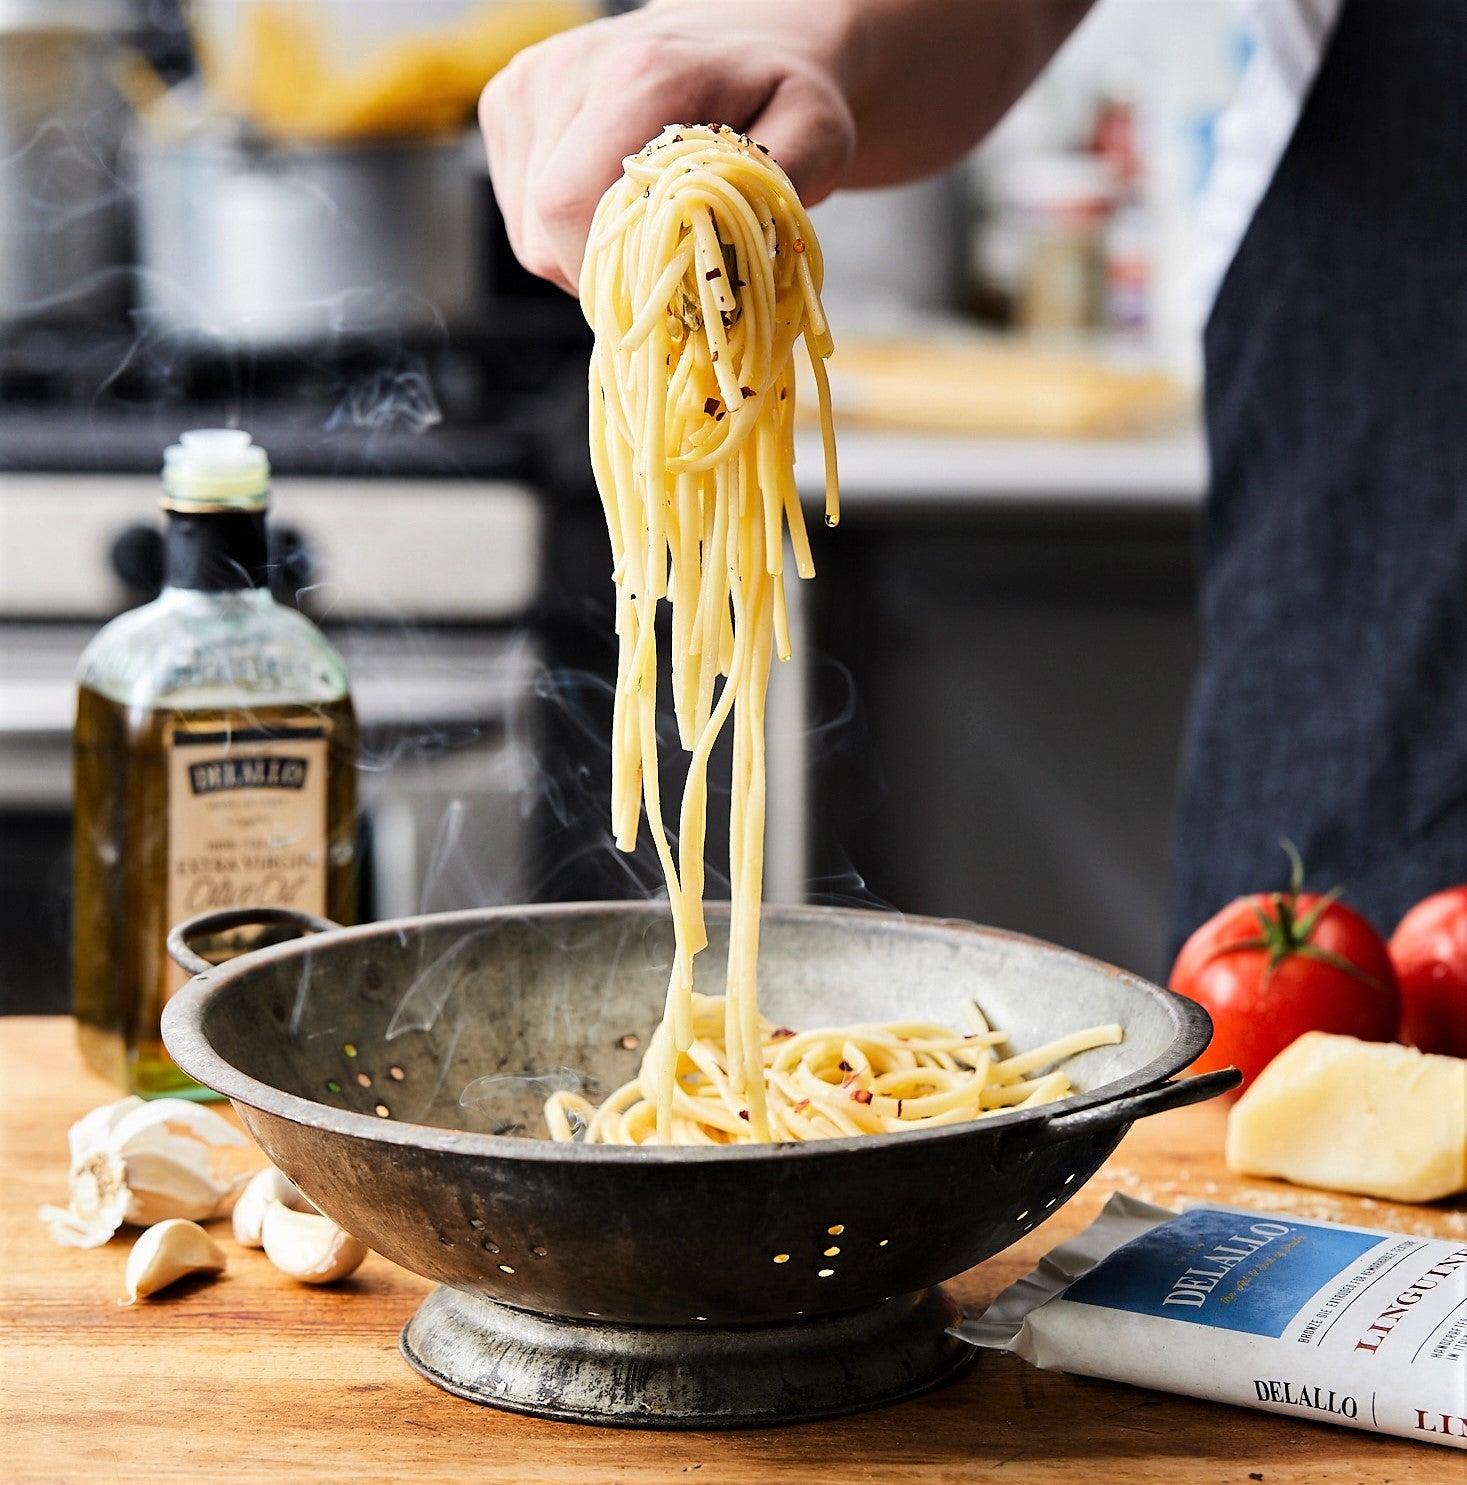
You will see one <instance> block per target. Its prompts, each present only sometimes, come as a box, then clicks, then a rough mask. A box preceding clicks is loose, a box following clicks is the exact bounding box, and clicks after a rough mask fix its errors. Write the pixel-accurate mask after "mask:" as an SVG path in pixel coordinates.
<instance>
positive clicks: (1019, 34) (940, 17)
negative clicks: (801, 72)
mask: <svg viewBox="0 0 1467 1485" xmlns="http://www.w3.org/2000/svg"><path fill="white" fill-rule="evenodd" d="M815 3H823V0H815ZM835 4H836V6H837V7H842V6H843V7H845V8H846V9H847V10H848V11H849V12H850V25H849V28H848V31H847V33H846V39H845V48H846V59H845V60H844V62H843V64H842V66H843V68H844V74H843V85H844V88H845V93H846V99H847V102H848V103H849V104H850V107H851V112H852V113H853V115H854V116H855V122H856V150H855V155H854V158H853V160H852V163H851V168H850V172H849V175H848V176H847V178H846V179H845V181H843V182H842V184H845V185H854V186H876V185H887V184H890V183H892V182H895V181H901V180H906V179H910V178H911V177H912V176H913V175H921V174H927V173H929V172H931V171H933V170H936V169H939V168H940V167H942V166H943V165H947V164H950V163H951V162H952V161H954V160H956V159H958V158H959V157H960V156H962V155H963V154H965V153H966V152H967V151H968V150H969V149H971V148H972V146H973V145H974V144H976V143H977V142H978V141H979V140H980V139H982V138H983V136H984V135H985V134H987V133H988V131H989V130H990V129H992V128H993V126H994V125H995V124H997V123H998V121H999V120H1000V119H1001V118H1002V117H1003V116H1004V114H1005V113H1007V112H1008V110H1009V109H1010V108H1011V107H1012V106H1013V104H1014V103H1015V102H1016V101H1017V99H1018V98H1019V96H1020V94H1021V93H1023V92H1024V90H1025V89H1026V88H1027V87H1028V86H1029V84H1030V83H1031V82H1033V81H1034V79H1035V78H1036V77H1037V76H1038V75H1039V73H1040V72H1041V71H1042V70H1043V68H1044V66H1045V64H1046V63H1047V62H1048V61H1049V59H1050V58H1051V57H1052V56H1053V55H1054V54H1055V52H1057V51H1058V50H1059V48H1060V46H1061V45H1062V44H1063V43H1064V41H1065V39H1066V38H1067V37H1068V36H1069V34H1070V32H1071V31H1073V30H1074V28H1075V27H1076V25H1078V24H1079V22H1080V20H1081V18H1082V17H1083V16H1084V15H1085V13H1086V11H1088V10H1089V9H1090V7H1091V5H1092V4H1093V0H835Z"/></svg>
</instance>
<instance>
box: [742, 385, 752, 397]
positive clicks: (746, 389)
mask: <svg viewBox="0 0 1467 1485" xmlns="http://www.w3.org/2000/svg"><path fill="white" fill-rule="evenodd" d="M739 391H740V392H742V393H743V394H744V396H745V397H746V398H747V397H752V396H753V395H754V389H753V387H740V388H739Z"/></svg>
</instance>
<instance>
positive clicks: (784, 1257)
mask: <svg viewBox="0 0 1467 1485" xmlns="http://www.w3.org/2000/svg"><path fill="white" fill-rule="evenodd" d="M774 1261H775V1262H776V1263H788V1262H789V1261H790V1255H789V1254H788V1253H776V1254H775V1255H774Z"/></svg>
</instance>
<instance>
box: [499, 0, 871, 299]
mask: <svg viewBox="0 0 1467 1485" xmlns="http://www.w3.org/2000/svg"><path fill="white" fill-rule="evenodd" d="M849 50H850V26H849V17H848V15H847V7H846V5H845V4H843V3H842V0H815V3H793V0H740V3H739V4H738V5H737V6H735V7H729V8H727V9H725V8H724V7H722V6H713V5H708V4H706V3H702V0H661V3H654V4H652V5H651V6H649V7H648V8H647V9H644V10H640V11H634V12H632V13H631V14H628V15H623V16H616V17H613V18H609V19H606V20H601V21H594V22H592V23H591V24H589V25H586V26H581V27H578V28H577V29H575V30H572V31H567V32H565V33H563V34H561V35H559V36H555V37H552V38H551V39H550V40H549V41H545V42H541V43H540V44H539V45H538V46H533V47H530V48H528V49H527V50H525V51H523V52H521V53H520V54H519V56H517V57H516V58H515V59H514V61H513V62H511V63H510V65H509V66H508V67H506V68H505V69H504V70H503V71H502V72H500V73H499V75H498V76H497V77H495V78H494V79H493V81H491V82H490V84H489V86H488V87H487V88H485V89H484V94H483V97H482V98H481V99H480V102H479V121H480V123H481V125H482V126H483V130H484V140H485V144H486V145H487V147H488V151H489V171H490V175H491V177H492V178H493V181H494V190H495V194H496V196H497V198H498V201H499V207H500V210H501V211H502V212H503V214H504V220H505V226H506V228H507V229H508V232H509V240H510V243H511V245H512V246H513V248H514V250H515V253H516V255H517V256H518V257H519V259H520V261H521V262H522V263H523V264H524V265H525V266H526V267H527V268H529V269H530V270H531V271H532V272H534V273H538V274H540V275H541V276H542V277H544V278H548V279H551V280H552V281H553V282H555V283H557V284H559V285H560V286H561V287H562V288H564V289H568V290H570V291H571V292H572V293H574V292H575V286H576V281H577V279H578V278H579V275H580V269H581V260H582V258H583V257H584V256H585V250H586V236H587V233H588V232H589V230H590V226H591V217H592V214H593V213H594V212H595V210H596V203H597V202H598V201H599V200H600V199H601V196H602V194H603V193H604V192H605V190H606V188H607V187H608V186H610V185H611V183H612V182H613V181H614V180H616V178H617V177H618V176H619V175H620V174H621V162H622V160H623V159H624V158H625V157H626V156H627V155H630V154H635V153H636V151H637V150H639V149H641V147H642V146H643V145H644V144H646V143H647V141H648V140H649V139H651V138H653V137H654V136H655V135H657V134H659V133H660V132H661V131H662V129H663V127H664V126H665V125H667V124H675V123H716V124H728V125H730V126H731V127H732V128H735V129H738V130H741V131H744V132H747V133H749V134H752V135H753V136H754V138H755V139H757V140H758V141H759V142H760V143H761V144H763V145H765V146H766V147H767V148H768V149H769V151H770V152H771V154H773V156H774V158H775V159H776V160H778V161H779V163H780V165H782V166H783V167H784V169H785V170H786V171H787V172H788V173H789V176H790V178H791V180H792V181H793V182H794V185H795V189H796V190H797V191H799V193H800V197H801V199H802V200H803V201H804V202H805V203H806V205H812V204H813V203H814V202H816V201H819V200H821V199H822V198H824V197H825V196H827V195H829V194H830V192H831V190H832V189H833V188H834V187H835V186H836V185H837V184H838V183H839V181H840V179H841V177H842V175H843V174H844V173H845V171H846V170H847V168H848V166H849V164H850V162H851V158H852V156H853V153H854V150H855V143H856V126H855V121H854V119H853V116H852V113H851V109H850V107H849V105H848V104H847V102H846V87H847V85H848V75H847V74H848V71H849V65H850V64H849V60H848V57H849Z"/></svg>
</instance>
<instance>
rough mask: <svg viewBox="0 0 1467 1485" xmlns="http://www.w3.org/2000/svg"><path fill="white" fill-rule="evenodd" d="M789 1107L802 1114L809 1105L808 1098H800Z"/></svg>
mask: <svg viewBox="0 0 1467 1485" xmlns="http://www.w3.org/2000/svg"><path fill="white" fill-rule="evenodd" d="M791 1107H792V1108H793V1109H794V1111H795V1113H797V1114H803V1113H804V1112H805V1110H806V1109H808V1108H809V1107H810V1100H809V1099H808V1098H802V1099H801V1100H800V1101H799V1102H798V1103H797V1104H793V1105H791Z"/></svg>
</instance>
